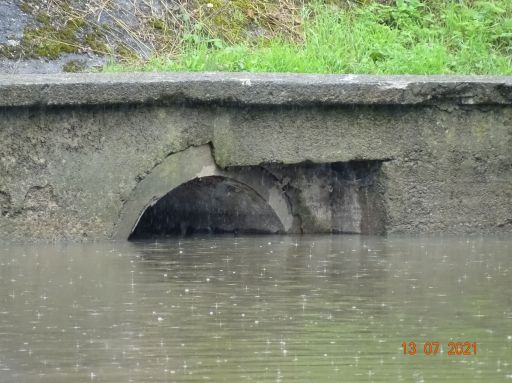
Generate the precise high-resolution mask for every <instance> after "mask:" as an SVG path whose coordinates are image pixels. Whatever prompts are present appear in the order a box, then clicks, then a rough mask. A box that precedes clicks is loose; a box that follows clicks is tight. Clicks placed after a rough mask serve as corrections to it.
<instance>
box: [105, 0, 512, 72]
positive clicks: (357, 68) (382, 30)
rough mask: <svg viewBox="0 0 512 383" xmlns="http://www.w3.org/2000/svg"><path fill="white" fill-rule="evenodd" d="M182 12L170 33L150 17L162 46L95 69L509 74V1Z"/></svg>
mask: <svg viewBox="0 0 512 383" xmlns="http://www.w3.org/2000/svg"><path fill="white" fill-rule="evenodd" d="M272 7H273V8H272ZM192 15H193V17H189V18H188V19H186V22H183V23H182V24H181V27H182V28H181V29H179V31H178V32H177V30H176V29H175V28H174V29H173V28H172V27H171V26H170V24H169V23H168V22H167V20H166V19H162V18H161V19H157V20H153V21H152V25H153V27H154V29H157V30H159V31H162V32H163V33H162V35H163V36H164V37H165V35H166V34H168V35H169V36H170V37H169V40H168V46H167V47H166V46H165V45H163V46H160V48H158V49H154V50H153V51H152V52H151V57H150V58H149V59H148V60H128V61H125V62H122V63H119V62H117V63H114V62H112V63H111V64H109V65H107V66H106V67H105V68H104V69H105V70H106V71H134V70H142V71H182V70H183V71H217V70H219V71H255V72H259V71H265V72H302V73H376V74H405V73H410V74H450V73H462V74H512V1H511V0H486V1H478V0H474V1H472V0H466V1H465V0H447V1H442V0H432V1H426V0H425V1H422V0H396V1H384V2H382V1H381V2H376V1H365V2H358V3H355V2H350V1H345V2H339V3H338V2H318V1H316V2H312V3H308V4H302V5H296V4H295V3H291V2H290V3H285V2H269V1H262V0H259V1H249V0H234V1H225V0H214V1H213V0H210V2H203V1H199V2H198V3H197V8H196V11H195V13H193V14H192ZM276 15H277V16H276ZM170 41H172V43H170Z"/></svg>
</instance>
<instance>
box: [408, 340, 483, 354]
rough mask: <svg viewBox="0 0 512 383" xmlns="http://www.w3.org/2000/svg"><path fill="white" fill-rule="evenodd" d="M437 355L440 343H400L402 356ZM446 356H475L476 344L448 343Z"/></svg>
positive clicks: (439, 350)
mask: <svg viewBox="0 0 512 383" xmlns="http://www.w3.org/2000/svg"><path fill="white" fill-rule="evenodd" d="M422 351H423V354H424V355H437V354H439V352H442V350H441V343H440V342H431V341H427V342H424V343H423V344H419V343H416V342H414V341H410V342H407V341H406V342H403V343H402V353H403V354H404V355H416V354H418V353H420V354H421V352H422ZM447 354H448V355H476V342H448V353H447Z"/></svg>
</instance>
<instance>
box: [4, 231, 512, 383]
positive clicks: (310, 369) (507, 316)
mask: <svg viewBox="0 0 512 383" xmlns="http://www.w3.org/2000/svg"><path fill="white" fill-rule="evenodd" d="M0 292H1V296H0V382H3V383H4V382H5V383H7V382H173V381H175V382H205V381H212V382H221V381H227V382H341V381H351V382H355V381H361V382H395V381H398V382H400V381H403V382H411V381H412V382H440V381H448V380H450V381H455V382H459V381H460V382H467V381H482V382H502V381H505V382H506V381H510V382H512V240H504V239H489V238H488V239H483V238H476V239H475V238H450V239H428V238H409V239H405V238H380V237H361V236H305V237H282V236H253V237H239V238H234V237H232V236H222V237H205V238H190V239H181V240H179V239H175V240H168V241H156V242H155V241H151V242H139V243H103V244H70V245H51V246H50V245H47V246H41V245H36V246H35V245H27V246H23V245H7V244H2V245H0ZM404 341H407V342H409V341H415V342H416V343H417V345H418V352H417V354H416V355H414V356H411V355H403V349H402V346H401V345H402V342H404ZM426 341H438V342H440V344H441V348H440V352H439V354H438V355H435V356H432V355H431V356H427V355H424V353H423V344H424V342H426ZM450 341H462V342H464V341H469V342H476V344H477V354H476V355H448V347H447V345H448V342H450Z"/></svg>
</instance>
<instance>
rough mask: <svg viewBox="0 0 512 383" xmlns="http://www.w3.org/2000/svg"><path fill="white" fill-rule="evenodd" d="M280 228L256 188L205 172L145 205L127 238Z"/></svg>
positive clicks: (258, 231)
mask: <svg viewBox="0 0 512 383" xmlns="http://www.w3.org/2000/svg"><path fill="white" fill-rule="evenodd" d="M281 232H284V227H283V224H282V223H281V221H280V219H279V217H278V216H277V215H276V213H275V212H274V210H273V209H272V208H271V206H270V205H269V204H268V203H267V201H266V200H265V199H264V198H263V197H262V196H260V195H259V194H258V193H257V192H256V191H255V190H253V189H252V188H250V187H249V186H247V185H245V184H243V183H241V182H238V181H236V180H234V179H231V178H228V177H223V176H208V177H202V178H196V179H193V180H191V181H189V182H186V183H184V184H182V185H180V186H178V187H176V188H175V189H173V190H171V191H170V192H169V193H167V194H166V195H165V196H163V197H162V198H160V200H158V201H157V202H156V203H155V204H154V205H152V206H150V207H148V208H147V209H146V210H145V211H144V213H143V214H142V216H141V217H140V219H139V221H138V223H137V225H136V226H135V228H134V230H133V231H132V233H131V235H130V237H129V239H130V240H136V239H144V238H152V237H160V236H172V235H174V236H185V235H192V234H210V233H211V234H219V233H235V234H237V233H240V234H249V233H261V234H275V233H281Z"/></svg>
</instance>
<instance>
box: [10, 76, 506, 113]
mask: <svg viewBox="0 0 512 383" xmlns="http://www.w3.org/2000/svg"><path fill="white" fill-rule="evenodd" d="M185 101H188V102H203V103H220V104H243V105H274V106H275V105H299V106H304V105H416V104H431V105H439V104H443V103H445V102H448V103H450V104H452V105H475V104H505V105H509V104H510V103H511V102H512V78H510V77H488V76H363V75H314V74H299V75H297V74H269V73H265V74H256V73H255V74H253V73H251V74H247V73H144V74H142V73H128V74H126V73H124V74H94V73H83V74H66V75H59V76H51V75H20V76H5V77H4V76H0V106H37V105H61V106H62V105H112V104H133V103H136V104H139V103H151V104H153V103H166V104H167V103H175V102H185Z"/></svg>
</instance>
